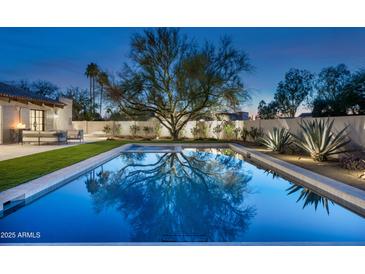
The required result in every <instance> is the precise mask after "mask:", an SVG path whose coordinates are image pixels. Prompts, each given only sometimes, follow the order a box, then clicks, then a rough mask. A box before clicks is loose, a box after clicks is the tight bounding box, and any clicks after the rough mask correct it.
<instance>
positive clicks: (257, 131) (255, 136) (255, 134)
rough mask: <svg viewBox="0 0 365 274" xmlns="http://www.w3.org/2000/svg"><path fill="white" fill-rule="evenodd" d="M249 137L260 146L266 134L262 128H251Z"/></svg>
mask: <svg viewBox="0 0 365 274" xmlns="http://www.w3.org/2000/svg"><path fill="white" fill-rule="evenodd" d="M249 135H250V137H251V139H252V141H253V142H255V143H257V144H260V142H259V139H260V138H261V137H262V136H263V135H264V132H263V131H262V129H261V128H256V127H251V130H250V133H249Z"/></svg>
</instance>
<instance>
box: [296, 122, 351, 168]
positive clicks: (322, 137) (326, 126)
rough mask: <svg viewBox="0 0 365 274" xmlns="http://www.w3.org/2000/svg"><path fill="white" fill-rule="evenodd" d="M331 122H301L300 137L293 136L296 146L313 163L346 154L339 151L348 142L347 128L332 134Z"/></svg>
mask: <svg viewBox="0 0 365 274" xmlns="http://www.w3.org/2000/svg"><path fill="white" fill-rule="evenodd" d="M333 122H334V120H332V121H331V122H330V121H329V120H328V119H327V120H320V121H319V120H314V121H311V122H306V121H303V122H302V123H301V124H299V126H300V128H301V129H302V131H303V132H302V133H303V134H302V135H303V136H302V137H298V136H294V137H295V138H296V144H297V145H298V146H299V147H301V148H302V149H304V150H305V151H307V152H308V153H309V154H310V156H311V157H312V159H314V160H315V161H320V162H321V161H326V160H327V158H328V156H331V155H334V154H338V153H343V152H346V150H340V148H342V147H344V146H345V145H347V144H348V143H349V142H350V139H348V138H347V133H346V130H347V127H345V128H344V129H342V130H341V131H339V132H338V133H337V134H335V133H333V132H332V127H333Z"/></svg>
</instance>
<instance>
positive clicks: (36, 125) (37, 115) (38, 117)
mask: <svg viewBox="0 0 365 274" xmlns="http://www.w3.org/2000/svg"><path fill="white" fill-rule="evenodd" d="M30 126H31V129H32V130H35V131H44V111H43V110H36V109H31V110H30Z"/></svg>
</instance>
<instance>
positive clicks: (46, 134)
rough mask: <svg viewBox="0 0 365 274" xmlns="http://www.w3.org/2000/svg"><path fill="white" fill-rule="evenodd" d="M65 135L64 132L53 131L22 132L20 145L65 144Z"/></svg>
mask: <svg viewBox="0 0 365 274" xmlns="http://www.w3.org/2000/svg"><path fill="white" fill-rule="evenodd" d="M66 142H67V133H66V131H60V130H57V131H56V130H54V131H32V130H24V131H23V133H22V143H37V144H38V145H40V144H41V143H57V144H61V143H66Z"/></svg>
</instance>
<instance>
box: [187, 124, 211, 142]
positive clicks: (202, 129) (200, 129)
mask: <svg viewBox="0 0 365 274" xmlns="http://www.w3.org/2000/svg"><path fill="white" fill-rule="evenodd" d="M190 131H191V134H193V136H194V139H206V138H207V137H208V127H207V125H206V124H205V123H204V122H197V123H196V126H195V127H193V128H192V129H191V130H190Z"/></svg>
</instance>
